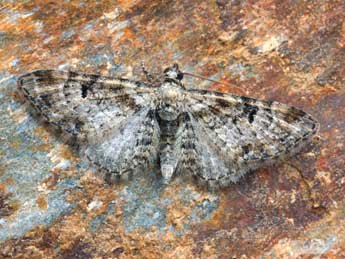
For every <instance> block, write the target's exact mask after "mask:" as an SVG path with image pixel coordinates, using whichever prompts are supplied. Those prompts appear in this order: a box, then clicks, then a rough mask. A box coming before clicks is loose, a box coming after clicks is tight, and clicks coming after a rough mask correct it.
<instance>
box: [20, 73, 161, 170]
mask: <svg viewBox="0 0 345 259" xmlns="http://www.w3.org/2000/svg"><path fill="white" fill-rule="evenodd" d="M18 86H19V88H20V90H21V91H22V92H23V94H24V96H25V98H26V99H27V100H29V101H30V102H31V104H32V106H34V107H35V108H36V110H38V112H39V113H40V114H41V115H42V116H43V118H44V119H45V121H47V122H48V123H49V124H51V125H53V126H55V127H58V128H59V129H61V130H62V132H63V133H65V135H66V136H67V139H68V140H72V141H73V143H75V144H77V145H78V147H79V150H80V151H81V153H82V154H86V155H87V157H88V158H89V159H90V160H91V162H92V163H94V164H96V165H97V166H99V167H100V168H103V169H104V170H105V171H106V172H109V173H114V175H123V174H124V173H125V172H129V171H133V168H135V167H136V168H138V169H139V168H142V166H146V165H148V164H149V162H150V160H154V159H155V158H156V153H155V152H156V150H157V145H158V144H157V143H158V138H159V127H158V125H157V122H156V119H155V114H154V112H153V110H154V109H153V108H154V102H155V94H154V90H155V89H154V88H150V87H149V86H147V85H145V84H143V83H140V82H133V81H129V80H126V79H117V78H109V77H101V76H96V75H88V74H82V73H74V72H65V71H58V70H40V71H34V72H31V73H28V74H25V75H22V76H20V77H19V78H18Z"/></svg>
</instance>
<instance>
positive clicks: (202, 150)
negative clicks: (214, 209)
mask: <svg viewBox="0 0 345 259" xmlns="http://www.w3.org/2000/svg"><path fill="white" fill-rule="evenodd" d="M317 129H318V123H317V122H316V121H315V120H314V119H313V118H312V117H311V116H310V115H308V114H307V113H305V112H303V111H301V110H299V109H297V108H295V107H293V106H289V105H286V104H281V103H278V102H272V101H260V100H257V99H252V98H248V97H240V96H235V95H226V94H222V93H218V92H211V91H201V90H188V92H187V93H186V125H185V131H184V139H183V144H182V148H181V153H182V155H181V160H180V165H179V167H180V168H179V169H180V170H187V171H188V170H189V171H190V172H191V173H192V174H193V175H194V176H195V177H196V178H198V179H199V180H200V181H201V182H204V183H205V184H207V185H209V186H219V185H220V186H227V185H229V183H231V182H237V181H238V179H239V178H240V177H241V176H242V175H244V174H246V173H247V172H249V171H251V170H253V169H256V168H258V167H259V166H262V165H263V164H265V163H266V162H269V161H272V160H276V159H279V158H281V157H283V156H284V155H286V154H291V153H295V152H297V151H298V150H299V149H300V148H301V147H302V146H303V145H304V144H305V143H306V142H307V141H308V140H309V139H310V137H311V136H313V135H314V134H315V132H316V131H317Z"/></svg>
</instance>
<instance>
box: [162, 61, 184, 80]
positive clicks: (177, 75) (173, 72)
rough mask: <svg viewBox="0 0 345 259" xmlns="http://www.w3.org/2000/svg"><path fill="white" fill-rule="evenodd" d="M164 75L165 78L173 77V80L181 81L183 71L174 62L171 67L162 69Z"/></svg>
mask: <svg viewBox="0 0 345 259" xmlns="http://www.w3.org/2000/svg"><path fill="white" fill-rule="evenodd" d="M164 76H165V79H173V80H178V81H181V80H182V78H183V73H182V72H181V70H180V69H179V68H178V65H177V64H176V63H174V65H173V66H172V67H168V68H166V69H164Z"/></svg>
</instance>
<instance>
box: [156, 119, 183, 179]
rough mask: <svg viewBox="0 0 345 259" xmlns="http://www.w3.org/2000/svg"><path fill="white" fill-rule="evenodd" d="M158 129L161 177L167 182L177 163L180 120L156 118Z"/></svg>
mask: <svg viewBox="0 0 345 259" xmlns="http://www.w3.org/2000/svg"><path fill="white" fill-rule="evenodd" d="M158 118H159V119H158V122H159V127H160V141H159V160H160V169H161V173H162V176H163V177H164V179H165V180H166V181H169V180H170V179H171V177H172V176H173V174H174V172H175V170H176V166H177V162H178V149H179V134H178V132H179V128H180V119H179V117H177V118H176V119H173V120H166V119H163V118H161V117H160V116H158Z"/></svg>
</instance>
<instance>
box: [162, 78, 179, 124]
mask: <svg viewBox="0 0 345 259" xmlns="http://www.w3.org/2000/svg"><path fill="white" fill-rule="evenodd" d="M183 96H184V93H183V89H182V87H181V86H180V85H178V84H177V83H175V82H170V81H168V82H164V83H163V84H162V85H161V86H160V88H159V90H158V100H159V104H158V107H157V108H158V109H157V111H158V115H159V117H161V118H162V119H164V120H175V119H176V118H177V117H178V115H179V114H180V113H181V108H182V107H181V103H183Z"/></svg>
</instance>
